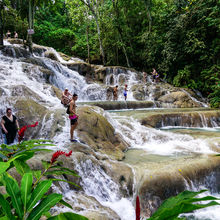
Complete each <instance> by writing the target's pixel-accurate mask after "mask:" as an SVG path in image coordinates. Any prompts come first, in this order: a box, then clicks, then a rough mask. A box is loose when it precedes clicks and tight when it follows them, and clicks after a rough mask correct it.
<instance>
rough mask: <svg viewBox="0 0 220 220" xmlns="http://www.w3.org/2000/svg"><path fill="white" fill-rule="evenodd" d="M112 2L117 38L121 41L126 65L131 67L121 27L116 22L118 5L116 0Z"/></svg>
mask: <svg viewBox="0 0 220 220" xmlns="http://www.w3.org/2000/svg"><path fill="white" fill-rule="evenodd" d="M112 4H113V8H114V10H115V14H116V19H117V25H116V29H117V31H118V34H119V38H120V41H121V43H122V50H123V52H124V55H125V58H126V62H127V66H128V67H131V66H130V62H129V59H128V54H127V50H126V47H125V45H124V42H123V39H122V29H121V27H120V24H119V22H118V20H119V11H118V7H117V2H116V3H115V1H114V0H112Z"/></svg>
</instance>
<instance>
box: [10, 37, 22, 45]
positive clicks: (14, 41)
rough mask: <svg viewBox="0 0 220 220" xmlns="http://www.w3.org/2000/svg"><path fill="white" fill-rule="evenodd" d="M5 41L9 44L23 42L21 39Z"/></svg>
mask: <svg viewBox="0 0 220 220" xmlns="http://www.w3.org/2000/svg"><path fill="white" fill-rule="evenodd" d="M7 41H8V42H9V43H10V44H23V40H22V39H17V38H10V39H7Z"/></svg>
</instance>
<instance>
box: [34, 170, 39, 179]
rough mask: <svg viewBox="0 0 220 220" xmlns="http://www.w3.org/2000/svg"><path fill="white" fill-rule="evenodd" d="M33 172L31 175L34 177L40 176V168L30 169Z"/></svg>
mask: <svg viewBox="0 0 220 220" xmlns="http://www.w3.org/2000/svg"><path fill="white" fill-rule="evenodd" d="M32 172H33V175H34V177H35V178H36V179H37V180H39V179H40V176H41V170H34V171H32Z"/></svg>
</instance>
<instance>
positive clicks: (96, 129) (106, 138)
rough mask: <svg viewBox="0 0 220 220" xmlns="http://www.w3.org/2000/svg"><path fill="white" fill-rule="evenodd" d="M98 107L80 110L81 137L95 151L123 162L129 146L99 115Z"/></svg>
mask: <svg viewBox="0 0 220 220" xmlns="http://www.w3.org/2000/svg"><path fill="white" fill-rule="evenodd" d="M98 111H101V109H100V108H97V107H87V106H85V107H80V108H79V109H78V111H77V112H78V114H79V125H78V127H77V131H78V135H79V137H80V138H81V139H82V140H84V141H85V142H86V143H87V144H88V145H89V146H90V147H92V148H93V149H94V150H95V151H100V152H102V153H104V154H107V155H109V156H110V157H111V158H113V159H117V160H122V159H123V157H124V153H123V151H124V150H125V149H126V148H127V144H126V143H125V142H124V141H123V140H122V138H120V137H118V136H116V135H115V130H114V128H113V127H112V125H111V124H110V123H109V122H108V121H107V119H106V118H105V117H103V116H102V115H101V114H99V113H98Z"/></svg>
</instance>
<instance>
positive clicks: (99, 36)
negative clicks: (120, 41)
mask: <svg viewBox="0 0 220 220" xmlns="http://www.w3.org/2000/svg"><path fill="white" fill-rule="evenodd" d="M80 1H81V2H82V3H83V4H85V5H86V6H87V7H88V8H89V10H90V11H91V12H92V14H93V16H94V18H95V22H96V27H97V32H98V39H99V47H100V53H101V56H102V63H103V65H105V52H104V49H103V45H102V39H101V31H100V28H99V22H98V16H97V14H96V12H95V11H94V9H93V8H92V6H91V3H90V0H88V2H85V1H84V0H80Z"/></svg>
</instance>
